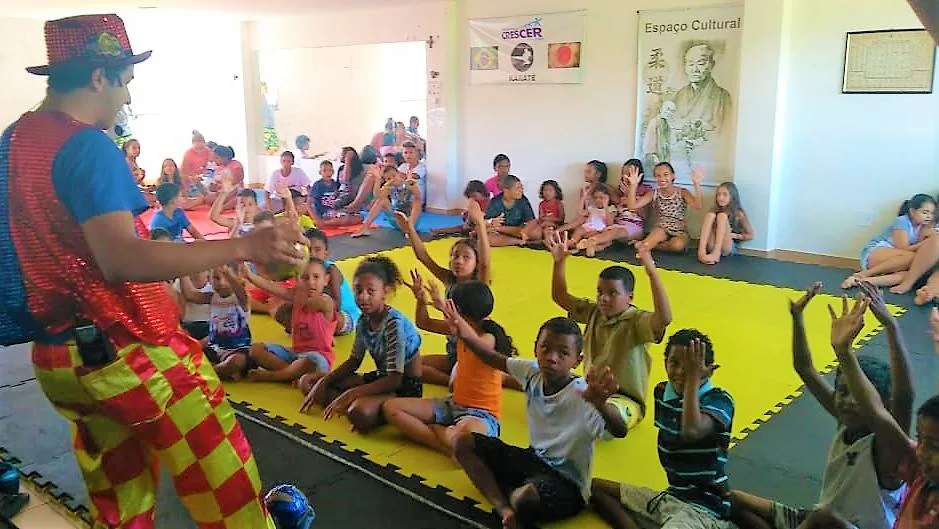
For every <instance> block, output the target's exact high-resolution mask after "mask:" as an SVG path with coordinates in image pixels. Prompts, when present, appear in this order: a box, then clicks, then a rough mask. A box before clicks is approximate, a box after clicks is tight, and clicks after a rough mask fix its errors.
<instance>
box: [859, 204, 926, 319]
mask: <svg viewBox="0 0 939 529" xmlns="http://www.w3.org/2000/svg"><path fill="white" fill-rule="evenodd" d="M897 215H898V216H897V218H896V219H894V221H893V222H891V223H890V225H889V226H887V228H886V229H885V230H884V231H883V233H881V234H879V235H877V236H876V237H874V238H873V239H871V240H870V242H868V243H867V245H865V246H864V248H862V249H861V255H860V262H861V270H860V271H859V272H857V273H855V274H852V275H850V276H848V277H847V278H846V279H845V280H844V281H843V282H842V283H841V287H842V288H845V289H847V288H852V287H855V286H858V284H859V283H860V282H863V281H866V282H869V283H871V284H873V285H875V286H879V287H891V288H890V292H893V293H894V294H906V293H907V292H909V291H910V290H912V289H913V287H914V285H916V283H917V282H918V281H920V280H921V279H922V278H923V277H926V276H927V275H928V279H927V280H926V283H925V284H924V285H923V286H922V287H920V288H919V289H918V290H917V291H916V295H915V296H914V298H913V301H914V303H916V304H917V305H925V304H926V303H930V302H932V301H934V300H935V299H936V298H937V297H939V271H937V270H936V269H935V268H936V265H937V264H939V237H937V236H936V235H939V231H937V226H936V199H935V198H933V197H932V196H930V195H927V194H923V193H919V194H916V195H913V197H912V198H910V199H909V200H905V201H904V202H903V204H901V205H900V210H899V211H898V212H897Z"/></svg>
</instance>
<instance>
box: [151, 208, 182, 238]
mask: <svg viewBox="0 0 939 529" xmlns="http://www.w3.org/2000/svg"><path fill="white" fill-rule="evenodd" d="M157 228H163V229H164V230H166V231H168V232H170V236H172V237H173V240H174V241H181V240H183V230H185V229H187V228H189V218H188V217H186V212H184V211H183V208H176V209H175V210H173V217H172V218H170V217H167V216H166V213H164V212H163V210H162V209H161V210H160V211H157V212H156V214H155V215H154V216H153V218H152V219H150V231H153V230H155V229H157Z"/></svg>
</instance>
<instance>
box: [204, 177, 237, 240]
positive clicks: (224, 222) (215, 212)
mask: <svg viewBox="0 0 939 529" xmlns="http://www.w3.org/2000/svg"><path fill="white" fill-rule="evenodd" d="M223 185H225V186H226V187H223V188H222V192H221V193H219V195H218V198H216V199H215V202H213V203H212V209H211V210H209V218H210V219H212V222H214V223H216V224H218V225H219V226H224V227H226V228H229V229H231V228H234V227H235V225H236V224H237V222H236V221H235V220H234V219H230V218H228V217H223V216H222V207H223V206H224V205H225V202H226V201H227V200H228V196H229V195H231V194H232V188H231V187H230V185H231V184H225V183H224V182H223Z"/></svg>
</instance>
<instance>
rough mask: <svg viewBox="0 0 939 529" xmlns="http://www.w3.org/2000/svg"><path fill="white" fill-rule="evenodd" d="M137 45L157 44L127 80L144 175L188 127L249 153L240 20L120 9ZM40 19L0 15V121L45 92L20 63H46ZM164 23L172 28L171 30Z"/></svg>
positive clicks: (179, 152)
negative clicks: (208, 22)
mask: <svg viewBox="0 0 939 529" xmlns="http://www.w3.org/2000/svg"><path fill="white" fill-rule="evenodd" d="M121 16H122V18H123V19H124V21H125V24H126V25H127V30H128V33H129V34H130V36H131V44H132V45H133V46H134V50H135V51H138V52H139V51H143V50H149V49H152V50H154V53H153V56H152V57H151V58H150V60H148V61H146V62H144V63H142V64H140V65H138V66H137V67H136V68H135V72H134V74H135V79H134V81H133V82H132V83H131V85H130V91H131V99H132V104H131V107H132V109H133V111H134V112H135V113H136V114H138V115H139V116H138V118H137V119H136V120H135V121H134V122H133V123H132V124H131V130H132V131H133V133H134V136H135V137H137V138H139V139H140V142H141V146H142V149H141V156H140V160H139V161H140V164H141V166H142V167H143V168H144V169H145V170H146V171H147V179H148V180H153V179H156V178H157V177H158V174H159V168H160V165H161V163H162V161H163V159H164V158H174V159H175V160H176V162H177V163H181V162H182V156H183V152H185V150H186V149H187V148H189V144H190V141H191V135H190V132H191V131H192V129H193V128H197V129H199V130H200V131H201V132H203V133H204V134H205V135H206V136H207V137H208V138H209V139H213V140H215V141H217V142H219V143H224V144H228V145H231V146H232V147H233V148H234V149H235V152H236V154H238V155H239V156H242V155H245V154H247V141H246V138H245V113H244V111H243V108H244V97H243V94H242V78H243V74H242V62H241V57H240V55H238V54H233V53H225V52H223V51H219V50H231V49H235V50H237V49H238V48H239V46H240V40H241V28H240V25H239V23H238V22H237V21H235V20H234V19H216V20H213V21H212V24H211V26H208V27H211V30H210V31H208V30H207V29H206V28H207V26H206V20H205V17H206V15H181V14H179V13H173V14H160V13H154V12H148V13H146V14H145V15H142V14H140V13H136V12H133V13H121ZM42 26H43V21H42V20H34V19H16V18H0V50H4V51H0V76H2V78H3V79H4V86H3V99H2V101H0V123H3V125H2V126H5V125H6V124H7V123H10V122H12V121H13V120H15V119H16V118H17V117H18V116H19V115H20V114H21V113H22V112H24V111H26V110H28V109H30V108H32V107H34V106H36V105H37V104H38V103H39V102H40V101H41V100H42V98H43V96H44V94H45V78H42V77H38V76H33V75H29V74H27V73H26V72H25V71H24V70H23V68H24V67H26V66H29V65H34V64H45V63H46V52H45V43H44V40H43V30H42ZM167 28H171V30H170V31H168V30H167Z"/></svg>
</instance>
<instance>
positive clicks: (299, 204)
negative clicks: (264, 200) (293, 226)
mask: <svg viewBox="0 0 939 529" xmlns="http://www.w3.org/2000/svg"><path fill="white" fill-rule="evenodd" d="M279 192H280V193H283V194H284V196H288V195H289V196H290V200H285V201H284V211H282V212H280V213H278V214H276V215H274V218H275V219H279V218H281V217H290V218H293V219H295V220H296V221H297V223H298V224H300V227H301V228H303V229H304V230H309V229H311V228H315V227H316V221H314V220H313V217H314V215H313V214H312V212H311V211H310V207H309V206H308V205H307V197H306V196H304V195H303V193H302V192H300V191H299V190H296V189H293V188H289V189H288V188H286V187H284V188H281V189H280V191H279Z"/></svg>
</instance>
